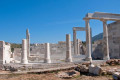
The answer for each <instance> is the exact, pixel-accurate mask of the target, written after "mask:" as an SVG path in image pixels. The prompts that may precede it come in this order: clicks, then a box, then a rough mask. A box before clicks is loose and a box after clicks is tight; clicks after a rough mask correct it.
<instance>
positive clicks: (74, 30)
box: [73, 28, 77, 54]
mask: <svg viewBox="0 0 120 80" xmlns="http://www.w3.org/2000/svg"><path fill="white" fill-rule="evenodd" d="M73 45H74V54H77V40H76V29H75V28H73Z"/></svg>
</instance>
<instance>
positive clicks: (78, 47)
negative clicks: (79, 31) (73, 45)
mask: <svg viewBox="0 0 120 80" xmlns="http://www.w3.org/2000/svg"><path fill="white" fill-rule="evenodd" d="M77 54H80V40H79V39H77Z"/></svg>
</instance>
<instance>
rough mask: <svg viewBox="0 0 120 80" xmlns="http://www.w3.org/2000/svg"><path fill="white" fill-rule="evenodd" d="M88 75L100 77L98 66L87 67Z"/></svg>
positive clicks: (100, 71) (100, 70)
mask: <svg viewBox="0 0 120 80" xmlns="http://www.w3.org/2000/svg"><path fill="white" fill-rule="evenodd" d="M89 73H91V74H94V75H101V73H102V69H101V67H100V66H94V65H90V66H89Z"/></svg>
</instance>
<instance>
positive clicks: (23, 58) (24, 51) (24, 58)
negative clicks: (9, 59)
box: [21, 39, 28, 64]
mask: <svg viewBox="0 0 120 80" xmlns="http://www.w3.org/2000/svg"><path fill="white" fill-rule="evenodd" d="M21 63H22V64H27V63H28V59H27V40H26V39H23V40H22V54H21Z"/></svg>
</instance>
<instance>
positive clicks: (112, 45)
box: [92, 22, 120, 59]
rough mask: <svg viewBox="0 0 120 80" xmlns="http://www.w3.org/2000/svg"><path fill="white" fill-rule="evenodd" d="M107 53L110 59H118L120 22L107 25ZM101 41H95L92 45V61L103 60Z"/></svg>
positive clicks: (119, 51) (119, 55)
mask: <svg viewBox="0 0 120 80" xmlns="http://www.w3.org/2000/svg"><path fill="white" fill-rule="evenodd" d="M108 41H109V53H110V58H111V59H118V58H120V22H113V23H110V24H108ZM103 46H104V45H103V44H102V40H99V41H96V42H95V43H94V44H93V45H92V48H93V54H92V57H93V59H102V58H103Z"/></svg>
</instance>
